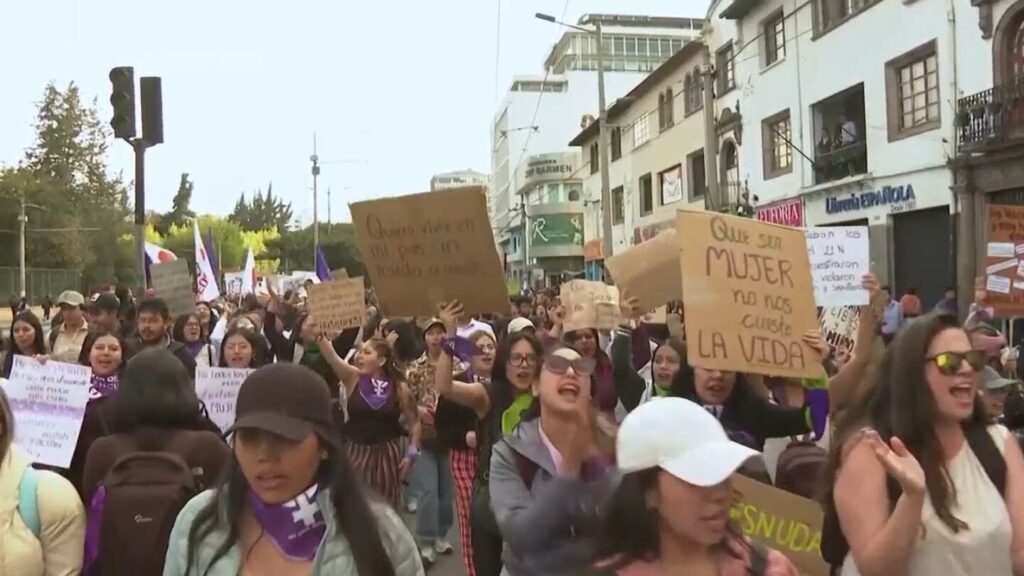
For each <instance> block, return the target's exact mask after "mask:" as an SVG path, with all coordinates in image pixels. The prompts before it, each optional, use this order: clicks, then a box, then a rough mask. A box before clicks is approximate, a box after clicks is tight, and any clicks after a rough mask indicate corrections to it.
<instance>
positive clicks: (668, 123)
mask: <svg viewBox="0 0 1024 576" xmlns="http://www.w3.org/2000/svg"><path fill="white" fill-rule="evenodd" d="M674 104H675V98H674V96H673V94H672V88H671V87H669V88H666V89H665V91H664V92H662V93H660V94H658V129H659V130H662V131H664V130H667V129H669V128H671V127H672V125H673V124H675V120H674V119H673V118H672V108H673V105H674Z"/></svg>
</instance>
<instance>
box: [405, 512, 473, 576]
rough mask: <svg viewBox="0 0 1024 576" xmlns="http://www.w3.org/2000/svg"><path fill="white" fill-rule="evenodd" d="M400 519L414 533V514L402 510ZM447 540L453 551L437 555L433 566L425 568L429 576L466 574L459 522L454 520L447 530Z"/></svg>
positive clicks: (462, 575) (463, 575)
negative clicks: (453, 523) (449, 529)
mask: <svg viewBox="0 0 1024 576" xmlns="http://www.w3.org/2000/svg"><path fill="white" fill-rule="evenodd" d="M402 520H405V525H406V526H408V527H409V531H410V532H411V533H412V534H413V535H415V534H416V515H415V514H408V513H406V512H405V511H403V512H402ZM448 541H449V542H451V544H452V546H453V547H454V548H455V552H454V553H452V554H449V555H446V556H438V557H437V562H436V563H435V564H434V566H433V567H432V568H430V569H428V570H427V574H429V575H430V576H466V567H465V566H464V565H463V564H462V545H461V544H462V543H461V541H460V538H459V523H458V520H456V521H455V525H454V526H452V529H451V531H449V532H448Z"/></svg>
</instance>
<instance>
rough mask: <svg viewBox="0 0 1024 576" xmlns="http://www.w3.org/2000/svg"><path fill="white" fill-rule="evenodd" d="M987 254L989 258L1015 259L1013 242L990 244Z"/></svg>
mask: <svg viewBox="0 0 1024 576" xmlns="http://www.w3.org/2000/svg"><path fill="white" fill-rule="evenodd" d="M986 254H987V255H988V257H989V258H1013V257H1014V256H1015V254H1014V246H1013V242H989V243H988V249H987V251H986Z"/></svg>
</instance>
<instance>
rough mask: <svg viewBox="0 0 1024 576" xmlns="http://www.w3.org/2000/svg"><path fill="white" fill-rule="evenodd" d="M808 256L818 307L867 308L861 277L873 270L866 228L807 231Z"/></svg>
mask: <svg viewBox="0 0 1024 576" xmlns="http://www.w3.org/2000/svg"><path fill="white" fill-rule="evenodd" d="M804 234H805V235H806V237H807V256H808V258H810V261H811V278H812V279H813V280H814V301H815V303H816V304H817V305H818V306H822V307H824V308H832V307H836V306H864V305H866V304H867V303H868V291H867V290H865V289H864V288H863V287H861V282H862V278H863V276H864V275H865V274H867V273H868V272H870V271H871V256H870V251H869V247H868V228H867V226H835V227H823V228H807V229H806V230H804Z"/></svg>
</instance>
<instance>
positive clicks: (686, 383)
mask: <svg viewBox="0 0 1024 576" xmlns="http://www.w3.org/2000/svg"><path fill="white" fill-rule="evenodd" d="M673 348H674V349H675V350H676V351H677V352H679V351H680V348H679V347H678V346H675V347H673ZM681 350H682V355H681V356H680V357H679V359H680V360H681V361H682V362H681V363H680V364H679V372H676V376H675V378H673V379H672V385H671V386H669V389H668V395H669V396H674V397H679V398H685V399H687V400H689V401H691V402H696V403H697V404H702V405H703V404H704V401H703V400H701V399H700V396H698V395H697V384H696V382H695V380H696V378H697V375H696V372H695V371H694V369H693V366H690V364H689V363H688V362H687V361H686V346H685V344H683V345H682V348H681ZM753 393H754V392H753V391H752V390H751V389H750V383H749V382H747V376H746V374H744V373H742V372H736V383H735V384H734V385H733V387H732V392H731V393H730V394H729V398H728V399H727V400H726V401H725V403H724V404H723V405H722V407H723V408H726V407H729V408H730V410H735V409H737V408H738V407H739V406H741V405H742V404H743V402H744V401H745V400H746V399H747V397H748V396H750V395H751V394H753Z"/></svg>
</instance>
